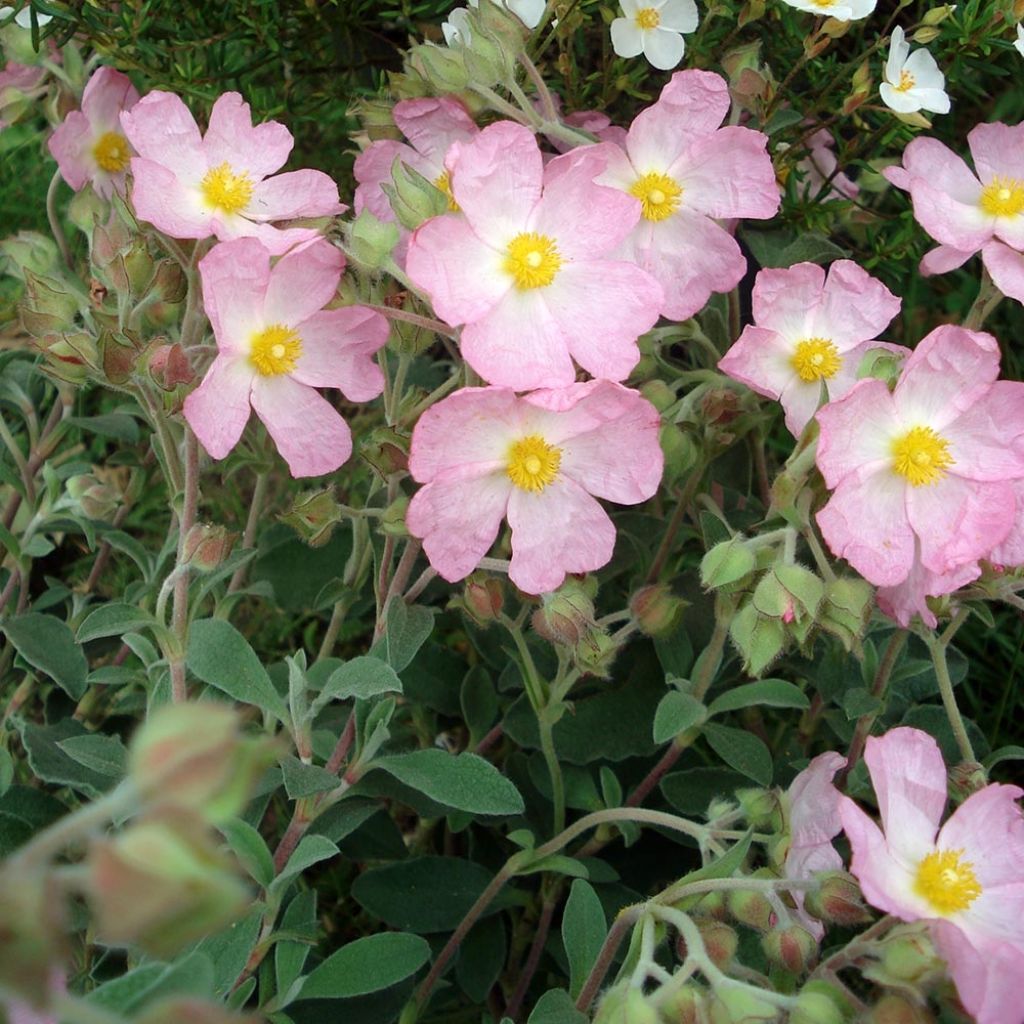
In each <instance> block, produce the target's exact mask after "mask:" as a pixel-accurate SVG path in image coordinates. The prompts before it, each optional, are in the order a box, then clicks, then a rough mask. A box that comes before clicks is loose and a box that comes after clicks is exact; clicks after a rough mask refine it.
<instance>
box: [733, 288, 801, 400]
mask: <svg viewBox="0 0 1024 1024" xmlns="http://www.w3.org/2000/svg"><path fill="white" fill-rule="evenodd" d="M762 273H763V271H762ZM758 276H759V277H760V275H758ZM754 288H755V294H756V288H757V285H755V286H754ZM792 355H793V352H792V348H791V346H790V345H789V343H788V342H787V340H786V338H785V337H784V336H783V335H781V334H779V333H778V331H775V330H771V329H769V328H767V327H753V326H750V325H748V326H747V327H744V328H743V333H742V334H741V335H740V336H739V337H738V338H737V339H736V341H735V342H734V343H733V345H732V347H731V348H730V349H729V351H728V352H726V353H725V355H724V356H722V358H721V359H720V360H719V361H718V369H719V370H721V371H722V373H726V374H728V375H729V376H730V377H732V378H733V380H738V381H741V382H742V383H743V384H746V385H747V387H748V388H750V389H751V390H752V391H756V392H757V393H758V394H759V395H764V396H765V398H774V399H778V398H779V396H780V395H781V394H782V392H783V390H784V389H785V388H786V386H787V385H788V384H789V383H790V381H791V380H792V379H793V377H794V376H795V375H796V371H795V370H794V369H793V364H792V362H791V359H792Z"/></svg>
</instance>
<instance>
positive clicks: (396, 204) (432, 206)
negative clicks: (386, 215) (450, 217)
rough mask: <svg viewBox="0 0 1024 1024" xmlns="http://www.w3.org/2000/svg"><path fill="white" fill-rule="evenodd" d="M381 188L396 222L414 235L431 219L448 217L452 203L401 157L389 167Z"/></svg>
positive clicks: (452, 201)
mask: <svg viewBox="0 0 1024 1024" xmlns="http://www.w3.org/2000/svg"><path fill="white" fill-rule="evenodd" d="M381 188H383V189H384V192H385V194H386V195H387V197H388V201H389V202H390V203H391V209H392V210H394V211H395V216H396V217H397V218H398V222H399V223H400V224H401V225H402V227H405V228H408V229H409V230H410V231H415V230H416V228H418V227H419V226H420V225H421V224H422V223H423V222H424V221H425V220H430V218H431V217H439V216H440V215H441V214H442V213H448V212H449V211H450V210H451V208H452V204H453V203H454V200H450V199H449V197H448V196H447V195H446V194H445V193H444V192H442V191H441V189H439V188H438V187H437V185H435V184H434V183H433V182H432V181H428V180H427V179H426V178H425V177H423V175H422V174H420V172H419V171H417V170H416V169H415V168H414V167H410V166H409V165H408V164H407V163H404V162H403V161H402V158H401V157H396V158H395V162H394V163H393V164H392V165H391V182H390V183H389V182H385V183H384V184H383V185H382V186H381Z"/></svg>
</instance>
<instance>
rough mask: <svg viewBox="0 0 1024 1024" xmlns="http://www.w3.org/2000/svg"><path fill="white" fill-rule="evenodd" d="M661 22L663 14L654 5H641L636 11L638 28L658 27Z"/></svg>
mask: <svg viewBox="0 0 1024 1024" xmlns="http://www.w3.org/2000/svg"><path fill="white" fill-rule="evenodd" d="M660 24H661V15H660V14H659V13H658V12H657V10H656V9H655V8H654V7H641V8H640V10H639V11H637V12H636V27H637V28H657V27H658V26H659V25H660Z"/></svg>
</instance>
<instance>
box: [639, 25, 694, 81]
mask: <svg viewBox="0 0 1024 1024" xmlns="http://www.w3.org/2000/svg"><path fill="white" fill-rule="evenodd" d="M642 35H643V46H644V56H645V57H646V58H647V60H648V61H649V62H650V64H651V67H655V68H657V69H658V70H659V71H671V70H672V68H674V67H675V66H676V65H677V64H678V63H679V62H680V61H681V60H682V59H683V53H684V52H685V51H686V42H685V41H684V39H683V37H682V36H681V35H680V34H679V33H678V32H669V31H668V30H667V29H663V28H661V27H658V28H656V29H652V30H651V31H648V32H643V33H642Z"/></svg>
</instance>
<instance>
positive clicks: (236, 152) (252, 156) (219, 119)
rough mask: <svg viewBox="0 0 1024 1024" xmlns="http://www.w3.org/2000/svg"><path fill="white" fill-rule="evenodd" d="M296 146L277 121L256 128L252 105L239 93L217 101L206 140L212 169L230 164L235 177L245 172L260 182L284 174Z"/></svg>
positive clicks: (222, 96) (221, 97)
mask: <svg viewBox="0 0 1024 1024" xmlns="http://www.w3.org/2000/svg"><path fill="white" fill-rule="evenodd" d="M293 144H294V139H292V133H291V132H290V131H288V129H287V128H286V127H285V126H284V125H283V124H280V123H279V122H277V121H267V122H266V123H265V124H260V125H256V127H253V123H252V112H251V111H250V109H249V104H248V103H246V102H245V101H244V100H243V99H242V97H241V96H240V95H239V94H238V93H237V92H225V93H222V94H221V95H220V96H218V97H217V102H216V103H214V105H213V110H211V111H210V126H209V127H208V128H207V129H206V135H204V136H203V149H204V151H205V152H206V158H207V160H208V161H209V166H210V167H218V166H220V165H221V164H223V163H226V164H228V165H229V166H230V167H231V169H232V170H233V171H234V172H235V173H238V172H240V171H245V172H247V173H248V174H249V175H250V176H251V177H252V178H253V179H255V180H256V181H260V180H261V179H263V178H265V177H267V175H268V174H273V173H274V172H275V171H278V170H280V169H281V168H282V167H283V166H284V165H285V162H286V161H287V159H288V154H289V153H291V151H292V145H293Z"/></svg>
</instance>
